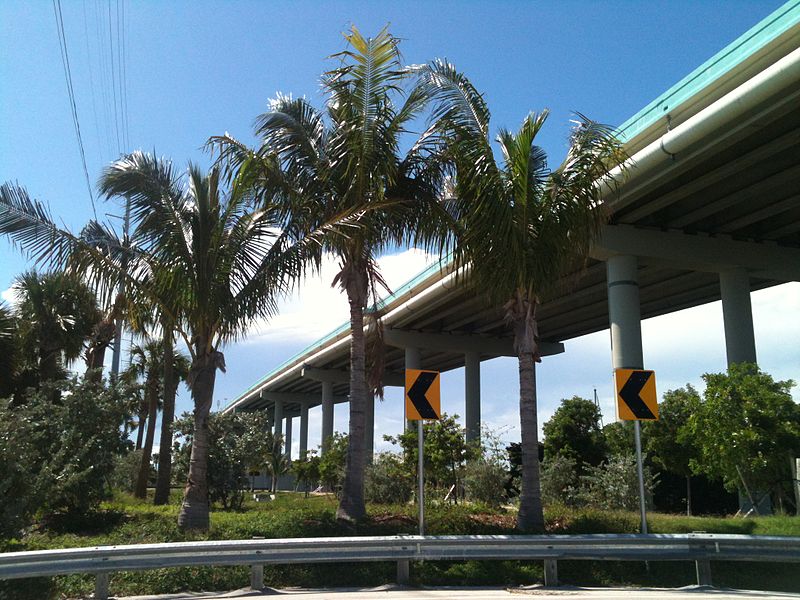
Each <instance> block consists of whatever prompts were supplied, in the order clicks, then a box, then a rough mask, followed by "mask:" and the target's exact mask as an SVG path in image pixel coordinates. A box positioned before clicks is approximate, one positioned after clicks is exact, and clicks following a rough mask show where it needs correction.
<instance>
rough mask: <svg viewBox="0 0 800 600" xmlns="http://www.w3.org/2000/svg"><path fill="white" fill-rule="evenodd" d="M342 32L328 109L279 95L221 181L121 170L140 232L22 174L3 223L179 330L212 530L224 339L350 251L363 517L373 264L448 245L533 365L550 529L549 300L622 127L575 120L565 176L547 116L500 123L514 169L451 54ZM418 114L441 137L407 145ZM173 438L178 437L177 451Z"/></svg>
mask: <svg viewBox="0 0 800 600" xmlns="http://www.w3.org/2000/svg"><path fill="white" fill-rule="evenodd" d="M345 37H346V39H347V42H348V48H347V50H345V51H344V52H342V53H340V54H338V55H335V57H334V58H335V59H336V60H338V64H337V66H336V68H334V69H333V70H331V71H329V72H328V73H326V74H325V75H324V76H323V78H322V86H323V89H324V91H325V93H326V103H325V106H324V108H323V110H317V109H316V108H315V107H314V106H312V104H311V103H310V102H309V101H307V100H306V99H304V98H292V97H287V96H279V97H278V98H277V99H275V100H273V101H272V102H271V104H270V106H269V110H268V111H267V112H266V113H264V114H262V115H260V116H259V117H258V118H257V119H256V135H257V137H258V140H259V143H258V145H257V146H256V147H254V148H251V147H249V146H247V145H245V144H243V143H241V142H239V141H238V140H237V139H235V138H234V137H232V136H230V135H227V134H226V135H224V136H217V137H212V138H211V139H210V140H209V143H208V147H209V149H210V150H211V151H212V154H213V156H214V158H215V162H214V165H213V167H212V168H211V169H210V171H209V172H208V173H203V172H202V171H201V170H200V169H199V168H198V167H196V166H194V165H190V166H189V168H188V171H187V172H186V173H185V174H179V173H178V172H176V171H175V170H174V168H173V166H172V164H171V163H170V162H169V161H167V160H165V159H159V158H156V157H154V156H150V155H147V154H144V153H142V152H134V153H132V154H129V155H127V156H124V157H122V158H121V159H120V160H118V161H116V162H115V163H113V164H112V165H110V166H109V167H108V168H106V169H105V170H104V172H103V174H102V177H101V180H100V189H101V191H102V193H103V194H104V195H105V196H106V197H109V198H110V197H113V196H120V197H123V198H125V200H126V201H127V202H128V203H129V206H130V215H131V225H132V227H131V234H130V236H128V237H125V238H124V239H119V238H117V237H115V236H114V235H113V232H111V231H110V230H108V229H106V228H103V227H101V226H99V225H98V224H96V223H94V224H91V225H90V227H89V228H88V230H90V231H91V232H92V233H91V235H86V234H84V235H83V236H76V235H72V234H70V233H69V232H67V231H64V230H62V229H59V228H58V227H56V226H55V225H54V224H53V220H52V218H51V217H50V215H49V213H48V212H47V211H46V209H45V208H44V207H43V205H42V204H40V203H39V202H37V201H35V200H32V199H30V198H29V197H28V196H27V194H26V193H25V192H24V190H22V189H21V188H18V187H14V186H10V185H9V184H6V185H5V186H4V187H3V188H2V190H0V232H3V233H6V234H8V235H10V236H11V237H12V238H13V239H15V240H16V241H17V242H18V243H19V244H20V245H21V246H23V247H24V248H26V249H27V250H28V251H29V253H31V255H32V256H33V258H34V259H38V260H43V261H44V260H46V261H48V262H50V263H51V264H52V263H54V262H55V263H59V264H61V265H63V266H65V267H68V268H69V269H71V270H73V271H76V272H80V273H82V274H83V276H84V277H85V278H86V279H87V280H89V281H91V282H93V283H94V284H95V285H97V286H100V287H102V288H103V289H105V290H112V289H117V288H118V287H119V286H120V285H121V286H122V287H123V288H124V289H125V295H126V296H127V297H128V298H129V301H128V302H129V304H133V305H136V306H138V307H141V308H140V312H141V318H143V319H144V318H147V319H149V322H150V323H152V325H153V328H154V329H157V330H160V333H161V339H162V340H163V347H164V354H165V356H171V355H173V353H174V350H173V344H174V340H175V336H178V337H180V338H182V339H183V340H184V342H185V344H186V347H187V349H188V352H189V354H190V368H189V372H188V377H187V382H188V385H189V387H190V389H191V392H192V398H193V401H194V420H195V428H194V431H195V434H194V438H193V444H192V451H191V460H190V466H189V473H188V477H187V484H186V488H185V491H184V497H183V503H182V507H181V511H180V516H179V523H180V525H181V526H182V527H184V528H191V529H205V528H207V527H208V524H209V507H208V489H207V485H206V467H207V457H208V441H209V440H208V427H207V422H208V416H209V412H210V409H211V405H212V398H213V392H214V383H215V378H216V373H217V371H218V370H221V371H223V372H224V370H225V359H224V356H223V354H222V352H221V349H222V347H223V346H224V345H225V344H226V343H228V342H231V341H234V340H236V339H238V338H240V337H242V336H244V335H245V334H246V332H247V328H248V326H249V325H250V324H251V323H252V322H253V320H254V319H256V318H263V317H269V316H271V315H274V314H275V311H276V310H277V302H278V300H279V299H280V298H281V297H282V296H283V295H285V294H286V293H287V292H289V291H290V290H291V289H292V288H293V286H294V285H296V284H297V283H298V282H299V281H301V280H302V278H303V277H304V276H306V275H307V274H309V273H313V272H315V271H316V270H317V269H318V267H319V265H320V261H321V259H322V257H323V255H324V254H325V253H330V254H332V255H333V256H335V257H336V258H337V259H338V261H339V267H340V268H339V272H338V274H337V275H336V278H335V280H334V282H333V284H334V285H337V286H339V287H340V288H341V290H342V291H343V293H345V294H346V295H347V299H348V302H349V306H350V325H351V346H350V423H349V439H350V444H349V447H348V454H347V466H346V474H345V479H344V485H343V490H342V499H341V503H340V506H339V510H338V516H339V517H340V518H344V519H348V520H358V519H361V518H363V517H364V516H365V514H366V511H365V503H364V495H363V474H364V463H365V445H364V428H365V408H366V402H367V400H368V399H370V398H371V394H372V393H373V390H375V389H380V374H381V366H382V365H381V355H380V352H379V351H377V350H374V349H375V348H380V344H374V345H369V349H370V351H369V352H368V344H367V339H366V337H365V320H367V319H378V318H379V314H377V313H376V312H375V311H370V310H369V307H370V306H371V305H372V304H373V303H374V302H375V301H376V299H377V296H378V294H379V293H380V292H381V291H382V290H383V289H386V284H385V282H384V280H383V278H382V277H381V273H380V271H379V269H378V267H377V260H376V259H377V257H378V256H380V255H381V253H384V252H386V251H391V250H392V249H394V248H396V247H397V246H400V245H405V244H413V245H417V246H422V247H425V248H427V249H429V250H435V251H438V252H440V253H449V255H450V256H451V257H452V260H451V262H450V265H451V266H452V268H456V269H465V268H466V267H467V265H470V267H469V274H468V277H466V278H465V279H464V280H463V281H464V284H465V285H470V286H472V287H473V288H474V289H475V291H476V293H481V294H485V295H486V296H487V298H488V299H489V300H491V301H493V302H496V303H498V304H502V305H504V306H505V309H506V314H507V317H508V321H509V324H510V326H511V328H512V330H513V334H514V339H515V343H516V349H517V352H518V354H519V364H520V416H521V425H522V442H523V443H522V446H523V484H522V488H523V489H522V501H521V508H520V516H519V526H520V528H521V529H523V530H526V531H542V530H543V526H544V522H543V517H542V508H541V501H540V499H539V483H538V467H539V465H538V458H537V453H536V449H537V440H536V437H537V424H536V398H535V385H534V363H535V362H536V361H537V360H539V358H538V352H537V337H538V336H537V333H536V306H537V304H538V302H539V299H540V297H541V295H542V294H543V293H546V292H547V289H548V288H549V287H550V286H552V285H553V284H554V282H555V281H557V280H558V279H559V276H560V275H561V274H562V272H563V269H564V268H565V267H567V266H574V264H575V262H576V261H580V260H582V258H583V257H585V255H586V252H587V250H588V246H589V244H590V243H591V241H592V239H593V237H594V235H595V234H596V232H597V231H598V229H599V226H600V224H601V223H602V222H603V220H604V214H603V210H602V206H601V204H600V190H599V187H598V186H597V185H596V182H597V181H598V180H599V179H600V178H602V177H604V176H606V175H608V173H609V171H610V170H611V169H612V168H613V167H614V166H616V165H617V164H620V163H621V162H622V160H623V155H622V152H621V149H620V147H619V145H618V143H617V142H616V140H615V139H614V137H613V135H612V134H611V132H610V131H609V130H608V129H607V128H605V127H602V126H599V125H597V124H595V123H593V122H591V121H589V120H588V119H586V118H584V117H582V116H580V115H578V117H577V119H576V123H575V127H574V128H573V133H572V138H571V140H570V142H571V143H570V149H569V152H568V155H567V158H566V160H565V161H564V163H563V164H562V165H561V166H560V167H559V168H558V169H555V170H549V169H548V167H547V164H546V157H545V154H544V152H543V151H542V150H541V149H540V148H538V147H537V146H536V145H535V138H536V134H537V133H538V131H539V130H540V128H541V127H542V125H543V123H544V121H545V118H546V113H542V114H539V115H531V116H529V117H527V118H526V119H525V120H524V122H523V124H522V126H521V128H520V129H519V130H518V131H517V132H516V133H512V132H507V131H500V133H499V135H498V137H497V143H498V144H499V148H500V150H501V152H502V155H503V160H502V161H501V162H500V163H498V161H497V160H496V159H495V156H494V151H493V147H492V142H491V138H490V132H489V126H490V124H489V118H490V113H489V110H488V107H487V106H486V103H485V102H484V99H483V97H482V96H481V95H480V94H479V93H478V92H477V91H476V89H475V88H474V87H473V86H472V84H471V83H470V82H469V80H468V79H467V78H466V77H464V76H463V75H462V74H461V73H459V72H458V71H457V70H456V69H454V68H453V66H452V65H450V64H448V63H446V62H444V61H433V62H431V63H429V64H426V65H416V66H411V67H406V66H404V65H403V63H402V61H401V57H400V53H399V50H398V40H397V39H396V38H394V37H392V36H391V35H390V34H389V32H388V31H387V30H385V29H384V30H383V31H381V32H380V33H379V34H378V35H377V36H375V37H371V38H365V37H363V36H362V35H361V34H360V33H359V31H358V30H357V29H356V28H353V29H352V31H351V32H349V33H347V34H346V35H345ZM420 122H425V123H426V125H425V130H424V131H423V132H422V133H421V134H419V135H416V136H413V139H409V138H410V137H412V133H411V132H412V129H413V128H414V126H415V124H418V123H420ZM406 148H407V150H405V151H403V150H402V149H406ZM12 188H13V189H12ZM372 331H376V332H378V334H379V332H380V327H376V328H373V329H372ZM167 364H169V365H172V361H169V360H166V359H165V360H164V365H165V367H166V365H167ZM169 368H170V369H172V368H173V367H172V366H171V367H169ZM170 377H172V378H173V379H171V380H174V375H170ZM166 380H167V379H166V377H165V381H166ZM173 398H174V397H173ZM167 417H168V415H166V406H165V417H164V418H165V419H166V418H167ZM169 417H170V418H171V415H170V416H169ZM169 446H171V444H170V443H165V440H163V439H162V441H161V448H162V449H164V448H165V447H169ZM159 462H160V463H161V459H159Z"/></svg>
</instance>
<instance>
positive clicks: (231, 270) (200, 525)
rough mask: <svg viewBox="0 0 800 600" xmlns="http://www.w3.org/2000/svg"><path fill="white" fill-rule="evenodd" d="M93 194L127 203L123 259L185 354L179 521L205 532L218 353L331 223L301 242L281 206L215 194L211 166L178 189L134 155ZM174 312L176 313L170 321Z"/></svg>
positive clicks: (265, 308)
mask: <svg viewBox="0 0 800 600" xmlns="http://www.w3.org/2000/svg"><path fill="white" fill-rule="evenodd" d="M100 188H101V190H102V193H104V194H106V195H107V196H111V195H120V196H125V197H126V198H127V199H128V200H129V202H130V206H131V218H132V222H133V223H134V224H135V229H134V234H133V238H132V239H133V242H134V246H136V247H137V248H138V250H139V252H140V254H139V255H136V256H133V257H131V259H130V260H129V261H128V265H127V267H128V270H129V273H130V274H138V275H137V276H136V277H134V279H136V280H137V281H138V283H137V284H136V286H138V288H139V289H146V290H147V293H152V295H151V298H152V300H153V301H154V302H156V303H160V306H159V308H160V310H161V312H162V313H164V314H166V315H168V316H169V317H170V318H171V319H172V323H174V324H175V327H176V328H178V330H179V331H180V333H181V335H182V336H183V338H184V340H185V341H186V343H187V346H188V348H189V352H190V355H191V361H192V364H191V369H190V372H189V377H188V384H189V387H190V389H191V392H192V398H193V400H194V405H195V409H194V422H195V428H194V432H195V433H194V436H193V441H192V451H191V458H190V464H189V474H188V477H187V484H186V488H185V490H184V497H183V503H182V506H181V511H180V515H179V518H178V522H179V524H180V526H181V527H183V528H185V529H207V528H208V524H209V514H208V511H209V507H208V486H207V478H206V474H207V464H208V443H209V440H208V416H209V413H210V410H211V405H212V399H213V393H214V385H215V381H216V372H217V370H222V371H223V372H224V371H225V358H224V356H223V354H222V352H221V351H220V348H221V347H222V346H223V345H224V344H225V343H226V342H228V341H231V340H233V339H236V338H237V337H240V336H242V335H243V334H244V333H245V331H246V329H247V327H248V326H249V325H250V324H251V323H252V321H253V320H254V319H255V318H257V317H263V316H268V315H271V314H274V312H275V310H276V297H277V296H278V295H279V294H281V293H284V292H286V291H288V290H289V288H290V286H291V284H292V281H293V280H295V279H296V278H297V277H300V276H302V275H303V274H304V272H305V269H306V268H307V266H308V264H309V263H310V262H311V263H313V262H314V261H318V259H319V242H318V240H317V237H319V236H321V235H323V234H324V233H327V232H328V231H329V230H330V229H332V228H333V227H334V226H335V225H330V226H327V227H326V228H323V230H321V231H320V232H318V233H316V234H315V233H312V234H311V235H308V236H305V237H302V239H301V234H302V233H303V232H302V231H301V230H300V229H299V228H298V227H297V224H296V223H295V222H294V221H293V219H292V214H291V212H288V211H287V209H286V207H285V206H283V205H278V204H274V203H270V202H262V203H261V204H260V205H259V207H258V209H256V210H251V203H252V197H250V196H249V195H247V194H244V193H238V192H237V191H236V190H235V189H234V190H233V192H232V193H225V192H224V191H223V189H221V187H220V177H219V171H218V170H217V169H216V168H214V169H212V170H211V171H210V172H209V173H208V174H207V175H206V174H204V173H202V172H201V171H200V170H199V169H198V168H197V167H195V166H190V167H189V170H188V176H187V182H186V186H182V185H181V183H180V181H179V178H178V176H177V174H176V173H175V172H174V170H173V168H172V166H171V164H170V163H169V162H167V161H164V160H159V159H156V158H154V157H152V156H149V155H146V154H143V153H141V152H135V153H133V154H131V155H129V156H126V157H123V158H122V159H120V160H119V161H117V162H115V163H114V164H112V165H111V166H110V167H108V168H106V169H105V171H104V173H103V176H102V178H101V182H100ZM142 256H146V260H143V259H142ZM131 276H132V277H133V275H131ZM143 280H146V281H147V285H146V286H143V285H142V283H141V282H142V281H143ZM165 299H170V301H169V302H165ZM177 305H179V306H181V308H182V311H181V314H180V315H174V314H172V308H173V307H174V306H177Z"/></svg>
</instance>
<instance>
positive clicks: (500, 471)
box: [464, 458, 508, 506]
mask: <svg viewBox="0 0 800 600" xmlns="http://www.w3.org/2000/svg"><path fill="white" fill-rule="evenodd" d="M507 478H508V473H507V471H506V469H505V468H504V466H503V465H502V464H500V463H499V462H497V461H496V460H491V459H489V460H487V459H485V458H480V459H477V460H471V461H468V462H467V464H466V466H465V467H464V490H465V492H466V495H467V500H471V501H472V502H482V503H483V504H486V505H488V506H500V505H501V504H502V503H503V502H504V501H506V500H507V497H506V488H505V484H506V479H507Z"/></svg>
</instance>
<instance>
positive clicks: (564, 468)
mask: <svg viewBox="0 0 800 600" xmlns="http://www.w3.org/2000/svg"><path fill="white" fill-rule="evenodd" d="M541 482H542V502H543V503H544V504H563V505H564V506H577V505H578V504H580V491H581V482H580V480H579V478H578V465H577V463H576V461H575V459H574V458H571V457H567V456H563V455H561V454H556V455H555V456H553V457H550V458H547V459H545V460H544V461H543V462H542V472H541Z"/></svg>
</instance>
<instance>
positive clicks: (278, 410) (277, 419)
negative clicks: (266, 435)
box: [273, 400, 283, 437]
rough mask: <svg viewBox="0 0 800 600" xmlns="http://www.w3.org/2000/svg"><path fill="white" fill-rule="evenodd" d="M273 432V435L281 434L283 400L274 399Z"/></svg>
mask: <svg viewBox="0 0 800 600" xmlns="http://www.w3.org/2000/svg"><path fill="white" fill-rule="evenodd" d="M273 419H274V425H273V427H274V429H273V433H274V434H275V437H278V436H282V435H283V400H275V416H274V417H273Z"/></svg>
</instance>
